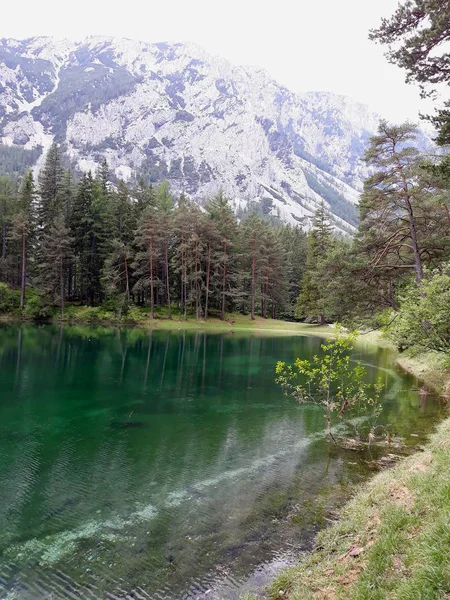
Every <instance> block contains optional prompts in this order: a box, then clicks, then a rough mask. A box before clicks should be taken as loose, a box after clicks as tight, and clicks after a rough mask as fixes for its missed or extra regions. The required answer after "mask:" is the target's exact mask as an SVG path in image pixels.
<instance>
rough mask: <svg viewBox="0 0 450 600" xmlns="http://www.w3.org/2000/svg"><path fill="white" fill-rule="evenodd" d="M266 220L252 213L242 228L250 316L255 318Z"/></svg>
mask: <svg viewBox="0 0 450 600" xmlns="http://www.w3.org/2000/svg"><path fill="white" fill-rule="evenodd" d="M264 228H265V224H264V221H263V220H262V219H261V218H260V217H258V216H256V215H255V214H251V215H250V216H249V217H248V218H247V219H246V220H245V221H244V224H243V225H242V228H241V246H242V250H243V254H244V257H245V259H244V262H245V263H246V271H247V272H246V275H247V278H248V279H249V283H250V317H251V319H252V321H254V320H255V309H256V299H257V293H258V287H259V284H260V277H261V267H262V261H263V252H264V234H263V232H264Z"/></svg>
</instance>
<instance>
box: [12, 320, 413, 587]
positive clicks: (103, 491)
mask: <svg viewBox="0 0 450 600" xmlns="http://www.w3.org/2000/svg"><path fill="white" fill-rule="evenodd" d="M319 344H320V341H319V340H317V339H314V338H268V337H257V336H246V335H237V334H226V335H206V334H204V333H202V332H195V333H190V332H173V333H166V332H159V331H141V330H122V331H116V330H109V329H103V328H101V329H100V328H99V329H95V328H82V327H68V328H65V329H64V330H62V329H60V328H52V327H42V328H36V327H31V326H30V327H28V326H21V327H16V328H15V327H6V328H1V329H0V374H1V386H2V396H1V401H0V416H1V420H0V431H1V432H2V436H1V437H0V456H1V457H2V458H1V463H0V469H1V473H0V476H1V479H2V489H3V492H2V494H4V496H3V501H2V502H0V507H1V508H0V520H1V522H2V523H6V530H7V533H5V535H4V537H3V544H8V543H10V542H11V541H14V540H15V541H18V540H26V539H30V538H31V537H33V536H37V537H43V536H44V535H48V534H49V533H52V534H56V533H57V532H58V531H65V530H66V529H68V528H69V529H76V528H77V527H80V526H81V525H82V524H83V523H85V522H87V521H89V520H92V518H96V519H98V520H100V521H101V520H103V521H105V522H107V521H108V520H110V519H111V518H113V517H115V516H119V517H120V519H122V521H123V522H124V523H128V524H127V525H125V526H123V527H122V526H120V527H118V530H117V532H116V533H115V534H114V535H117V540H118V541H117V544H116V545H114V544H113V545H112V546H111V547H110V548H109V549H108V552H109V554H110V555H111V556H116V560H115V563H116V564H117V565H118V566H117V569H118V571H119V572H118V573H117V575H118V576H121V577H124V579H125V580H126V581H129V582H130V583H131V582H133V581H134V580H135V579H139V578H142V573H143V572H148V573H149V577H154V576H155V570H156V571H158V577H160V578H161V585H162V586H163V585H164V584H167V582H168V581H169V583H170V581H172V583H173V582H174V581H177V582H178V583H179V584H180V585H181V582H182V581H185V580H186V579H187V578H188V577H189V576H190V575H192V574H194V573H196V572H198V573H201V572H204V571H205V569H207V568H209V567H210V566H212V565H213V564H215V563H217V562H220V561H222V562H226V561H227V560H229V559H230V557H234V559H235V558H236V557H235V555H236V553H237V554H239V555H240V556H242V557H243V558H242V560H243V561H244V562H245V561H246V560H250V558H251V557H250V554H251V553H253V554H255V553H256V554H257V551H256V550H255V548H256V547H258V548H262V550H261V553H262V554H263V553H264V551H266V552H268V551H269V550H268V547H269V545H270V544H268V543H267V546H265V545H264V544H262V545H258V546H255V543H256V541H257V540H258V539H260V538H263V537H264V536H267V539H269V537H270V539H272V540H274V544H276V540H277V535H279V538H280V542H281V538H282V534H283V536H286V535H287V533H286V531H284V530H283V527H282V526H281V525H280V524H279V522H277V519H279V518H280V516H281V515H283V514H286V511H288V510H289V507H290V506H291V505H293V504H298V505H299V506H300V510H304V511H305V515H306V514H309V513H308V511H307V509H306V507H307V505H308V502H310V501H312V498H316V497H317V496H318V495H319V494H320V495H321V496H323V497H325V498H327V497H329V496H330V494H331V495H332V494H333V493H336V489H337V488H336V486H337V487H339V486H345V485H346V484H347V483H348V482H349V481H353V480H354V479H355V478H358V477H359V476H361V475H362V474H361V473H360V466H359V465H353V466H352V465H351V464H350V462H355V461H354V460H353V461H348V460H345V457H343V455H340V454H335V455H333V456H332V457H331V460H330V461H329V449H328V446H327V444H326V443H325V442H324V441H322V440H321V439H320V437H319V439H318V440H317V441H310V438H311V436H313V435H314V434H316V433H317V432H320V431H321V430H322V429H323V418H322V414H321V412H320V411H316V410H313V409H310V408H308V407H305V409H299V408H298V407H297V406H296V405H295V403H293V402H292V400H290V399H288V398H284V397H282V396H280V393H279V390H278V388H277V387H276V386H275V384H274V383H273V369H274V363H275V361H276V360H278V359H283V360H284V359H285V360H287V361H292V359H293V358H295V356H304V357H308V356H312V355H313V354H314V353H316V352H317V350H318V346H319ZM356 358H359V359H361V360H363V361H365V362H368V363H371V364H375V365H378V366H381V367H382V368H384V369H385V371H381V372H382V373H383V376H384V378H385V383H386V394H387V395H388V396H389V397H390V398H391V400H389V404H388V409H387V413H386V414H387V417H386V418H388V419H390V420H392V421H393V422H395V423H398V427H399V429H402V430H407V428H408V427H415V426H416V423H417V422H418V421H420V419H421V418H422V417H421V415H420V411H419V410H417V406H416V405H415V403H416V402H417V401H418V395H417V392H411V391H410V389H411V388H412V387H414V386H415V382H414V381H412V380H410V379H408V378H404V377H401V376H399V375H397V374H396V373H395V372H394V373H393V372H392V364H391V359H390V357H389V353H386V352H385V351H378V350H373V349H365V350H364V349H363V350H358V356H357V357H356ZM379 373H380V369H379V368H375V367H374V368H372V369H369V376H370V377H371V378H372V379H373V380H374V379H375V378H376V377H377V376H378V375H379ZM402 390H406V391H404V392H403V391H402ZM414 394H415V396H414ZM392 398H395V399H396V401H395V402H394V401H393V400H392ZM6 431H9V433H10V434H12V438H11V437H10V438H8V441H6V438H5V437H4V435H3V434H5V432H6ZM11 440H12V441H11ZM24 481H25V482H26V485H23V482H24ZM333 490H334V492H333ZM12 505H14V506H15V509H14V510H10V508H11V506H12ZM150 505H151V506H152V507H154V508H155V514H154V516H153V517H152V519H150V520H149V522H148V525H147V524H146V525H145V526H143V525H142V523H139V522H134V521H133V520H132V518H131V515H132V514H133V513H136V511H140V510H144V509H145V507H148V506H150ZM302 507H303V509H302ZM314 514H315V513H313V512H311V515H313V516H314ZM316 516H317V515H316ZM127 519H128V521H127ZM308 519H309V520H308ZM311 519H312V517H310V518H309V517H308V518H307V517H305V522H304V523H303V525H304V527H305V528H306V529H307V528H308V527H310V525H311ZM303 525H302V526H303ZM121 527H122V529H121ZM289 529H290V530H291V529H292V528H291V527H289ZM306 529H305V530H306ZM293 531H294V533H295V530H293ZM147 532H148V533H147ZM125 533H126V535H124V534H125ZM269 534H270V535H269ZM297 535H298V531H297ZM133 537H136V538H137V539H138V543H137V548H138V549H139V552H138V550H137V549H133V548H135V547H133V546H131V543H128V541H127V540H128V539H129V540H131V539H133ZM192 538H195V539H194V541H192ZM90 543H91V541H89V540H85V541H84V544H87V545H89V544H90ZM92 544H95V541H92ZM264 549H265V550H264ZM258 551H259V550H258ZM262 554H261V556H262ZM169 555H170V556H173V561H172V563H173V565H176V568H175V569H171V570H169V571H168V569H167V556H169ZM247 555H248V556H247ZM245 556H247V558H245ZM111 560H113V558H112V559H111ZM172 563H171V564H172ZM80 568H81V567H80ZM99 568H100V567H99ZM164 582H165V583H164ZM150 583H151V582H148V585H150ZM169 587H170V586H169Z"/></svg>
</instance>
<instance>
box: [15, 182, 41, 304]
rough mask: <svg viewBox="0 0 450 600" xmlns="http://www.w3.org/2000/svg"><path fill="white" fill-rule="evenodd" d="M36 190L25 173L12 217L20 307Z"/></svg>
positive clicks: (31, 232) (23, 298)
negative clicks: (18, 277) (18, 269)
mask: <svg viewBox="0 0 450 600" xmlns="http://www.w3.org/2000/svg"><path fill="white" fill-rule="evenodd" d="M35 203H36V191H35V187H34V180H33V174H32V172H31V171H28V173H26V175H25V177H24V179H23V182H22V185H21V188H20V194H19V201H18V211H17V212H16V214H15V215H14V217H13V223H12V238H13V239H14V240H16V241H17V242H18V244H19V246H20V309H21V310H22V309H23V308H24V306H25V290H26V285H27V277H28V263H29V258H30V250H31V243H32V240H33V235H34V233H35V226H36V223H35V214H34V213H35Z"/></svg>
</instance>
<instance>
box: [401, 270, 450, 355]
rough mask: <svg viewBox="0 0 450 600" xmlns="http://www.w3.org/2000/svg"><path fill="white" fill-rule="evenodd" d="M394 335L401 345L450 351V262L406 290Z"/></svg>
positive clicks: (403, 347) (402, 346)
mask: <svg viewBox="0 0 450 600" xmlns="http://www.w3.org/2000/svg"><path fill="white" fill-rule="evenodd" d="M390 335H391V336H392V338H393V339H394V341H395V342H396V344H397V346H398V347H399V348H400V349H406V348H415V349H417V350H418V351H420V350H438V351H440V352H448V353H450V265H446V266H445V268H444V270H440V271H438V272H433V273H430V274H428V276H426V278H425V280H424V281H423V283H422V285H421V286H418V285H417V284H414V285H411V286H410V287H409V288H408V289H407V290H406V292H405V294H404V296H403V297H402V298H401V309H400V313H399V315H398V317H397V318H396V319H395V321H394V322H393V324H392V326H391V328H390Z"/></svg>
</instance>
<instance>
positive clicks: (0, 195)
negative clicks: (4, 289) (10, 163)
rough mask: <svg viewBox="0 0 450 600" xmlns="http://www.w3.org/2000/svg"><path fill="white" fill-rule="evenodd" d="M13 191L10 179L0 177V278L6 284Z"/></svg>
mask: <svg viewBox="0 0 450 600" xmlns="http://www.w3.org/2000/svg"><path fill="white" fill-rule="evenodd" d="M14 197H15V190H14V186H13V183H12V181H11V179H10V178H9V177H7V176H3V177H0V225H1V257H0V277H1V280H2V281H4V282H7V281H8V279H9V272H8V271H9V270H8V264H7V258H8V256H7V248H8V238H9V236H10V229H11V213H12V210H13V208H12V207H13V201H14Z"/></svg>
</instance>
